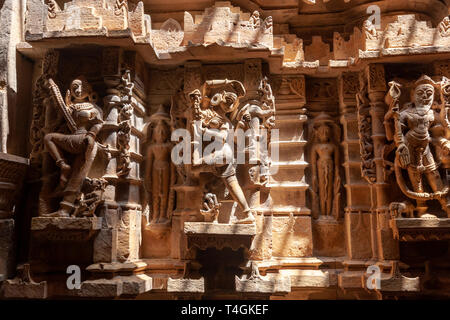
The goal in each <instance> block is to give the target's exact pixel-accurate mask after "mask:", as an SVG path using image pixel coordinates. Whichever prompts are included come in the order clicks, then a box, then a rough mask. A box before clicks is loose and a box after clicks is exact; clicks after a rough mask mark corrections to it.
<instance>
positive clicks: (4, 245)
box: [0, 219, 15, 276]
mask: <svg viewBox="0 0 450 320" xmlns="http://www.w3.org/2000/svg"><path fill="white" fill-rule="evenodd" d="M14 228H15V224H14V220H12V219H7V220H0V274H3V275H5V276H10V275H12V273H13V271H14V269H15V229H14Z"/></svg>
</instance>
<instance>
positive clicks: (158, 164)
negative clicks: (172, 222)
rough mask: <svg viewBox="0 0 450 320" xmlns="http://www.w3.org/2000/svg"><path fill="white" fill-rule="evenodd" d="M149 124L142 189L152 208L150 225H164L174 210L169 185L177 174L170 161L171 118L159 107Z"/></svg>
mask: <svg viewBox="0 0 450 320" xmlns="http://www.w3.org/2000/svg"><path fill="white" fill-rule="evenodd" d="M150 122H151V128H149V129H150V130H151V131H150V134H149V139H148V140H149V142H150V145H149V146H148V148H147V154H146V155H147V159H146V165H145V189H146V191H147V194H148V199H149V200H151V208H152V213H151V216H152V218H151V221H150V224H167V223H168V222H169V215H170V214H171V211H172V207H173V192H171V186H172V185H173V184H174V182H175V181H174V180H175V178H176V175H175V167H174V166H173V164H172V161H171V152H172V143H171V142H170V125H169V123H170V117H169V115H168V114H167V113H166V112H165V111H164V107H163V106H162V105H161V106H160V108H159V109H158V111H157V112H156V113H155V114H153V115H152V116H151V117H150Z"/></svg>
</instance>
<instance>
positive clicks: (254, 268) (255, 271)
mask: <svg viewBox="0 0 450 320" xmlns="http://www.w3.org/2000/svg"><path fill="white" fill-rule="evenodd" d="M261 279H262V277H261V274H260V273H259V267H258V263H257V262H256V261H252V262H251V265H250V276H249V277H248V280H261Z"/></svg>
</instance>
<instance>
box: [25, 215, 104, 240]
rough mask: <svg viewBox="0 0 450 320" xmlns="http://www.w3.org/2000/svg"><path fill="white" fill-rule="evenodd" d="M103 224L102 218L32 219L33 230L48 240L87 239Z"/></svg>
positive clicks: (38, 236)
mask: <svg viewBox="0 0 450 320" xmlns="http://www.w3.org/2000/svg"><path fill="white" fill-rule="evenodd" d="M101 226H102V218H101V217H94V218H47V217H36V218H33V219H32V221H31V231H32V233H33V236H34V237H35V238H37V239H43V240H47V241H87V240H89V239H90V238H92V236H94V235H95V234H96V233H97V232H98V231H99V230H100V229H101Z"/></svg>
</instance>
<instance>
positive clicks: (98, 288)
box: [78, 279, 123, 298]
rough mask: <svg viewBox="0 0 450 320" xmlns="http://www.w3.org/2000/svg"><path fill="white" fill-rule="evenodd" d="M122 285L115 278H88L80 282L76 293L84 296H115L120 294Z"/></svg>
mask: <svg viewBox="0 0 450 320" xmlns="http://www.w3.org/2000/svg"><path fill="white" fill-rule="evenodd" d="M122 285H123V283H122V282H121V281H120V280H117V279H111V280H107V279H98V280H88V281H84V282H82V283H81V288H80V291H79V292H78V295H79V296H81V297H86V298H87V297H89V298H115V297H118V296H120V295H121V294H122V292H123V291H122Z"/></svg>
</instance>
